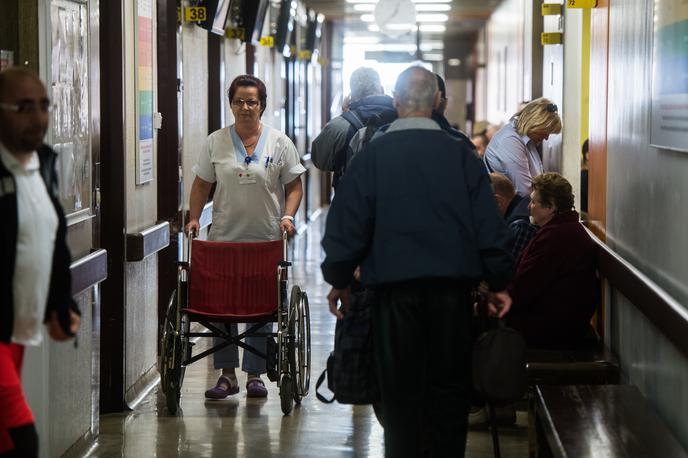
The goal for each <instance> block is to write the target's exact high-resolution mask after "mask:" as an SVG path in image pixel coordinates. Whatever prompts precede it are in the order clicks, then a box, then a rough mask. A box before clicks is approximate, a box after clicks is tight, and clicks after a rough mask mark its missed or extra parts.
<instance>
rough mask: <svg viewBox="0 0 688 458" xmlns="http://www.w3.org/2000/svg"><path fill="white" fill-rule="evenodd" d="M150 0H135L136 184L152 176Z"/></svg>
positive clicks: (151, 12) (151, 30)
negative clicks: (136, 0)
mask: <svg viewBox="0 0 688 458" xmlns="http://www.w3.org/2000/svg"><path fill="white" fill-rule="evenodd" d="M152 1H153V0H138V2H137V18H136V19H137V21H136V24H137V27H136V45H137V51H136V75H137V81H136V98H137V104H136V105H137V106H136V108H137V120H138V126H137V131H138V138H137V147H136V153H137V154H136V184H143V183H146V182H148V181H151V180H152V179H153V3H152Z"/></svg>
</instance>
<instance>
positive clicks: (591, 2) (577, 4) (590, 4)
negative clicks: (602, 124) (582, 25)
mask: <svg viewBox="0 0 688 458" xmlns="http://www.w3.org/2000/svg"><path fill="white" fill-rule="evenodd" d="M596 6H597V0H566V8H595V7H596Z"/></svg>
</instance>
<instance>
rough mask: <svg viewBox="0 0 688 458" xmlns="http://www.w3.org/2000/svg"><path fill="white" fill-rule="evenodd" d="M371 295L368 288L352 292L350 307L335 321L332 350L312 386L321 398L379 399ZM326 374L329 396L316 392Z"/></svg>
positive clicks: (348, 401)
mask: <svg viewBox="0 0 688 458" xmlns="http://www.w3.org/2000/svg"><path fill="white" fill-rule="evenodd" d="M374 298H375V293H374V292H373V291H370V290H364V291H360V292H356V293H353V294H352V295H351V297H350V302H349V310H348V311H347V312H346V313H345V314H344V318H342V319H341V320H338V321H337V327H336V328H335V331H334V350H333V351H332V353H330V356H329V358H328V359H327V368H326V369H325V370H324V371H323V373H322V374H320V377H319V378H318V381H317V383H316V387H315V395H316V396H317V398H318V399H319V400H321V401H322V402H325V403H328V404H329V403H332V402H334V401H335V400H336V401H337V402H339V403H340V404H373V403H375V402H377V401H379V400H380V388H379V386H378V383H377V377H376V374H375V357H374V353H373V338H372V335H371V331H370V314H371V310H370V308H371V304H372V303H373V301H374V300H375V299H374ZM325 378H327V388H328V389H329V390H330V391H331V392H332V393H333V396H332V398H330V399H327V398H325V397H324V396H323V395H322V394H320V393H319V389H320V386H321V385H322V384H323V383H324V381H325Z"/></svg>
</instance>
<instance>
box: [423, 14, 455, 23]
mask: <svg viewBox="0 0 688 458" xmlns="http://www.w3.org/2000/svg"><path fill="white" fill-rule="evenodd" d="M448 20H449V15H447V14H418V15H416V21H418V22H447V21H448Z"/></svg>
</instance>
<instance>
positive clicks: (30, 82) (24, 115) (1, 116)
mask: <svg viewBox="0 0 688 458" xmlns="http://www.w3.org/2000/svg"><path fill="white" fill-rule="evenodd" d="M49 109H50V99H48V93H47V91H46V89H45V86H44V85H43V83H42V82H41V80H40V78H38V75H36V74H35V73H34V72H33V71H31V70H28V69H25V68H10V69H7V70H5V71H3V72H0V141H1V142H2V144H3V145H4V146H5V148H7V149H8V150H9V151H10V152H11V153H12V154H14V155H15V156H17V157H20V156H25V155H28V154H30V153H32V152H33V151H35V150H36V149H38V148H39V147H40V146H41V145H42V144H43V137H45V133H46V131H47V130H48V120H49V118H50V114H49Z"/></svg>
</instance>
